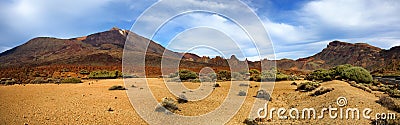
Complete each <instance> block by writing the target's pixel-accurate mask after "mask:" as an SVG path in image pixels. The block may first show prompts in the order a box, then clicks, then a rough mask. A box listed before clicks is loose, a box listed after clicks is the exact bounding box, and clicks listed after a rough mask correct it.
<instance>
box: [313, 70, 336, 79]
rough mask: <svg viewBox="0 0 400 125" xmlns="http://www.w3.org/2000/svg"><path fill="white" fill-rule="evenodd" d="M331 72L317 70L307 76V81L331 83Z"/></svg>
mask: <svg viewBox="0 0 400 125" xmlns="http://www.w3.org/2000/svg"><path fill="white" fill-rule="evenodd" d="M331 75H332V70H326V69H317V70H315V71H313V72H312V73H310V74H309V75H308V76H307V79H308V80H320V81H331V80H332V76H331Z"/></svg>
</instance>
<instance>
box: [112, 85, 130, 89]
mask: <svg viewBox="0 0 400 125" xmlns="http://www.w3.org/2000/svg"><path fill="white" fill-rule="evenodd" d="M108 90H126V88H125V87H123V86H120V85H115V86H111V87H110V88H108Z"/></svg>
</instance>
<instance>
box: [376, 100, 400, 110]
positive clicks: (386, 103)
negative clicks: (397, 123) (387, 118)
mask: <svg viewBox="0 0 400 125" xmlns="http://www.w3.org/2000/svg"><path fill="white" fill-rule="evenodd" d="M376 102H377V103H379V104H381V105H382V106H383V107H386V108H388V109H390V110H393V111H396V112H398V113H400V100H399V99H396V98H392V97H388V96H382V97H380V98H379V100H378V101H376Z"/></svg>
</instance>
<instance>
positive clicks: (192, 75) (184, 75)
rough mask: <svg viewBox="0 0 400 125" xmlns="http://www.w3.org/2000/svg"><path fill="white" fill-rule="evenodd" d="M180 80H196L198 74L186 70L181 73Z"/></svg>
mask: <svg viewBox="0 0 400 125" xmlns="http://www.w3.org/2000/svg"><path fill="white" fill-rule="evenodd" d="M179 78H180V79H181V80H188V79H196V78H197V74H196V73H195V72H193V71H190V70H186V69H184V70H180V71H179Z"/></svg>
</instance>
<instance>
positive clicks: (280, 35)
mask: <svg viewBox="0 0 400 125" xmlns="http://www.w3.org/2000/svg"><path fill="white" fill-rule="evenodd" d="M156 2H157V1H155V0H134V1H133V0H132V1H130V0H65V1H57V0H35V1H32V0H3V1H0V14H1V21H0V27H1V29H0V51H1V52H3V51H5V50H7V49H10V48H12V47H15V46H18V45H21V44H23V43H25V42H26V41H28V40H29V39H31V38H34V37H38V36H49V37H57V38H72V37H78V36H84V35H88V34H91V33H95V32H100V31H105V30H108V29H110V28H112V27H114V26H117V27H119V28H122V29H131V26H132V24H133V23H134V22H135V21H136V19H137V18H138V17H139V16H140V15H141V13H143V12H144V11H145V10H146V8H148V7H151V6H152V5H153V4H154V3H156ZM179 2H180V3H186V5H189V6H206V7H208V8H215V9H219V10H224V9H228V10H229V9H232V8H235V7H236V5H235V4H229V3H223V2H222V3H219V2H211V1H207V2H205V1H198V0H181V1H179ZM243 3H246V4H247V5H248V6H249V7H250V8H251V9H252V10H253V11H254V12H255V13H256V14H257V16H258V17H259V18H260V21H261V22H262V23H263V24H264V27H265V28H266V29H267V31H268V33H269V37H270V38H271V40H272V43H273V45H274V46H273V47H274V50H275V57H276V58H277V59H281V58H290V59H297V58H301V57H307V56H311V55H313V54H315V53H317V52H319V51H321V50H322V49H323V48H325V47H326V45H327V44H328V43H329V42H330V41H332V40H342V41H347V42H351V43H356V42H365V43H369V44H371V45H374V46H378V47H381V48H385V49H388V48H390V47H392V46H398V45H400V42H399V40H400V16H398V15H399V14H398V12H400V1H398V0H385V1H377V0H312V1H306V0H298V1H293V0H271V1H261V0H243ZM173 6H179V4H178V3H175V4H171V6H165V7H164V8H160V13H159V14H160V15H162V14H168V13H169V12H172V11H173V10H174V9H176V8H174V7H173ZM240 9H243V8H238V9H237V10H240ZM161 10H167V11H161ZM169 10H170V11H169ZM237 10H236V11H237ZM154 17H155V18H151V19H149V20H148V23H150V24H151V23H153V22H156V21H158V20H157V16H154ZM243 18H246V15H243ZM196 26H207V27H212V28H214V29H216V30H221V32H219V33H225V35H228V36H231V37H232V38H231V39H229V40H239V42H238V41H236V44H237V46H240V48H241V50H242V51H241V52H242V55H243V56H244V57H248V58H249V59H252V60H258V58H255V55H256V53H257V52H256V51H254V49H253V48H254V46H249V45H247V44H250V42H248V41H247V42H246V40H245V38H242V37H241V36H242V35H243V34H242V35H241V34H240V33H238V32H236V31H237V30H236V29H235V24H234V23H232V22H230V20H227V19H225V18H221V17H220V16H218V15H214V14H207V13H200V14H188V15H184V16H181V17H178V18H176V19H174V20H172V21H170V22H168V23H166V25H165V27H163V28H162V29H160V31H159V32H158V34H156V35H155V36H154V40H155V41H156V42H158V43H160V44H162V45H164V46H167V48H169V49H172V50H178V51H186V50H187V49H188V48H190V46H185V45H191V43H190V41H191V42H193V43H199V41H210V40H214V41H215V40H220V39H226V38H225V37H218V36H223V35H224V34H220V35H218V36H216V34H219V33H218V32H214V30H209V29H205V30H196V29H194V30H190V29H191V28H193V27H196ZM212 28H210V29H212ZM182 31H188V32H187V33H182ZM189 31H190V32H189ZM204 31H208V32H204ZM134 32H136V31H134ZM138 32H139V34H140V31H138ZM213 35H215V37H206V36H213ZM145 37H149V36H145ZM206 38H209V39H206ZM229 40H227V41H229ZM182 41H186V42H188V41H189V42H188V43H185V44H183V45H182V44H180V45H182V46H177V45H176V44H175V45H173V44H172V45H169V43H174V42H175V43H179V42H182ZM221 41H223V40H221ZM218 43H220V44H221V45H219V44H218ZM218 43H215V44H216V45H217V46H224V45H226V44H224V42H218ZM228 48H229V47H228ZM230 49H234V48H230ZM223 51H224V50H223ZM227 51H228V50H227ZM192 52H195V53H197V54H199V55H211V56H213V55H218V54H216V53H215V52H210V51H202V49H198V50H197V51H192ZM228 54H238V53H237V52H236V51H235V52H233V51H232V52H228Z"/></svg>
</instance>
